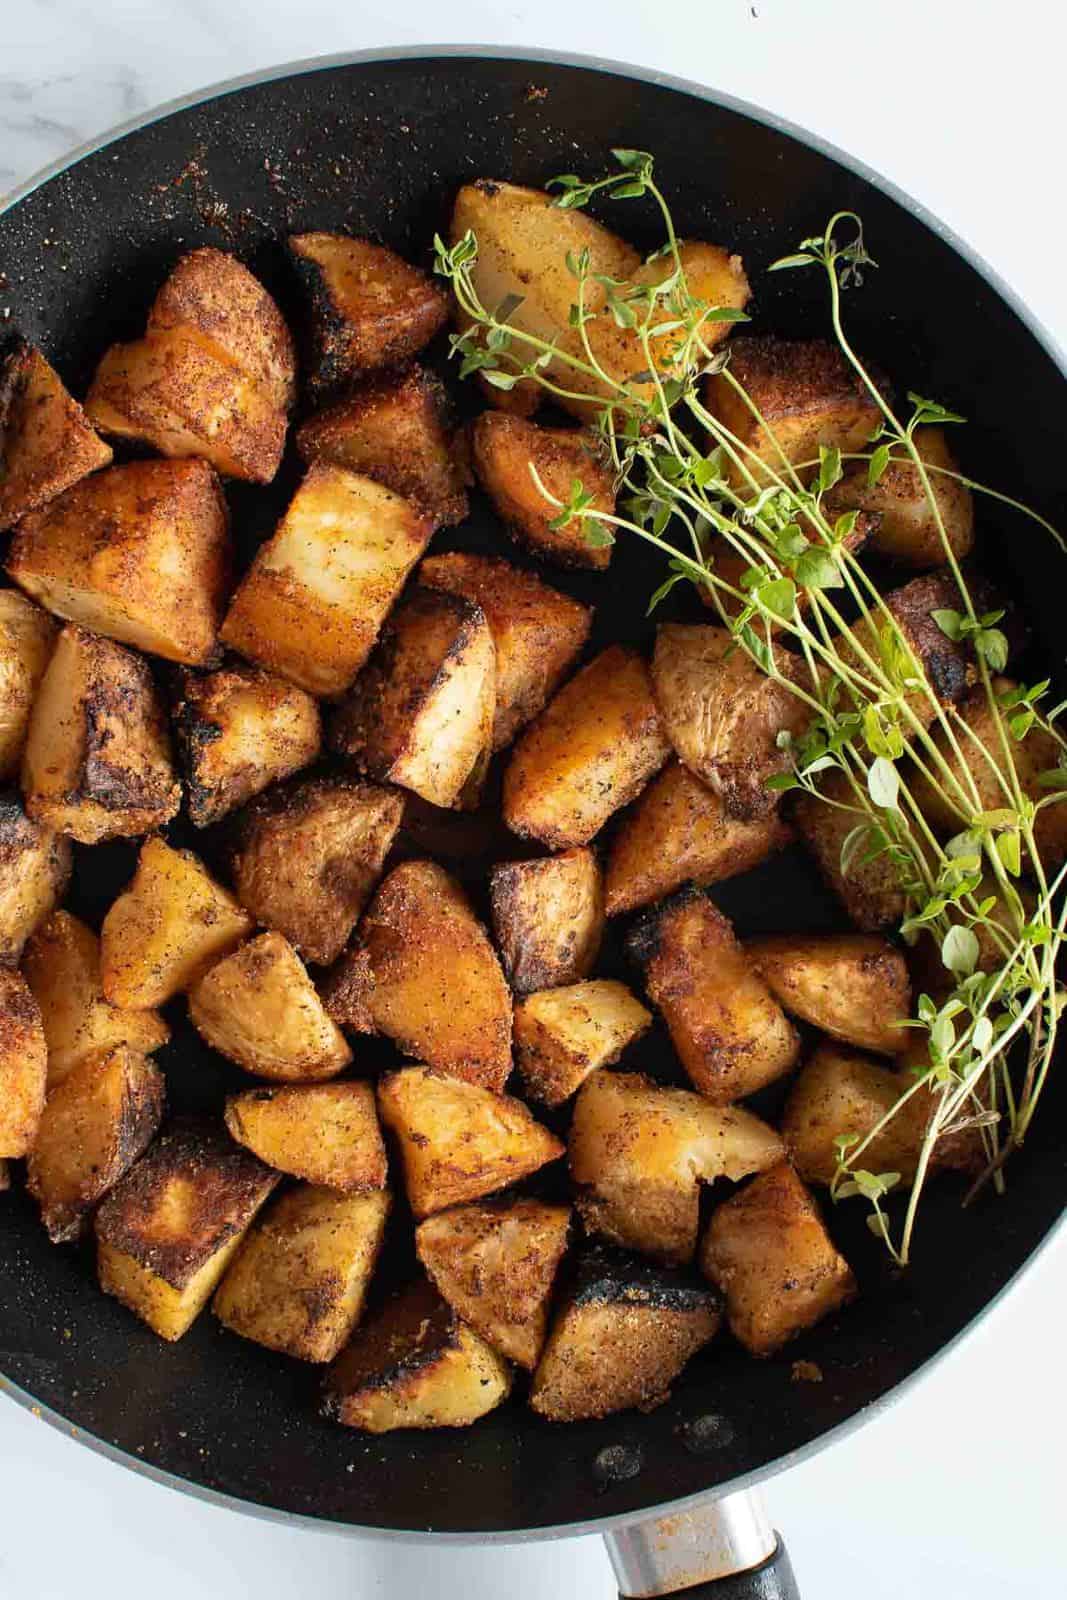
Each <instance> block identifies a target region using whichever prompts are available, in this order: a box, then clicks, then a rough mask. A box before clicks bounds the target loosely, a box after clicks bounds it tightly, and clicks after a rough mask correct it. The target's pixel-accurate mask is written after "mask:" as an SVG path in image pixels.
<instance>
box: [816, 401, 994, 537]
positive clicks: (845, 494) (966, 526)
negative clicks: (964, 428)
mask: <svg viewBox="0 0 1067 1600" xmlns="http://www.w3.org/2000/svg"><path fill="white" fill-rule="evenodd" d="M913 439H914V443H915V448H916V449H917V450H918V452H919V455H920V456H921V457H922V459H923V461H924V462H925V463H926V464H927V465H928V466H929V467H930V468H931V471H930V473H929V478H930V488H931V489H932V491H933V496H934V501H935V504H936V506H937V509H938V512H939V513H940V516H941V521H942V523H943V524H944V529H945V537H946V539H947V540H948V544H949V549H950V550H951V551H952V553H953V555H954V556H955V557H956V559H957V561H963V560H964V559H965V558H966V557H967V556H968V555H969V554H970V552H971V546H972V545H973V544H974V497H973V495H972V494H971V491H970V489H969V488H968V487H967V485H966V484H964V483H957V482H956V480H955V479H954V478H950V477H946V476H945V475H944V473H943V472H938V471H937V470H936V469H937V468H938V467H940V468H943V469H945V471H947V472H956V471H958V470H959V469H958V467H957V465H956V460H955V457H954V456H953V454H952V452H951V450H950V449H949V447H948V441H947V439H946V438H945V431H944V429H943V428H916V430H915V433H914V435H913ZM833 505H834V510H835V512H836V511H837V510H838V508H839V507H840V508H842V509H846V510H860V511H867V512H874V513H875V514H876V515H877V519H878V520H877V523H876V525H875V529H874V533H873V536H872V538H871V549H872V550H877V551H878V553H879V555H883V556H888V557H889V559H890V560H891V561H899V562H900V563H901V565H902V566H906V567H919V568H923V567H940V566H942V565H943V564H944V561H945V546H944V544H943V543H942V539H941V533H940V530H939V528H938V525H937V517H936V516H935V514H934V511H933V508H932V507H931V505H930V501H929V499H928V498H927V494H926V491H925V489H924V488H923V485H922V479H921V478H920V476H919V469H918V467H916V466H915V465H914V464H913V462H912V461H911V458H910V457H902V458H901V459H900V460H899V461H892V462H891V463H890V465H889V466H888V467H887V468H886V470H885V471H884V472H883V473H882V476H881V477H880V478H879V479H878V482H877V483H876V484H874V485H871V484H869V483H868V482H867V463H866V462H862V463H861V464H860V465H859V466H857V467H855V468H854V469H853V470H852V471H850V472H847V473H846V474H845V476H844V478H843V479H842V481H841V482H840V483H839V484H836V485H835V486H834V489H833Z"/></svg>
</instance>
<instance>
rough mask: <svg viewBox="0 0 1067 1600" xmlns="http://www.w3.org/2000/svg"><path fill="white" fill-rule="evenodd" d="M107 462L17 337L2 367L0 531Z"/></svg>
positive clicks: (51, 374)
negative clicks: (15, 343) (16, 341)
mask: <svg viewBox="0 0 1067 1600" xmlns="http://www.w3.org/2000/svg"><path fill="white" fill-rule="evenodd" d="M110 460H111V447H110V446H109V445H106V444H105V443H104V441H103V439H100V438H98V437H97V435H96V433H95V432H94V430H93V428H92V426H91V425H90V423H89V419H88V418H87V417H86V415H85V412H84V411H83V410H82V408H81V406H80V405H79V404H78V402H77V401H76V400H75V399H73V398H72V396H71V395H69V394H68V393H67V391H66V389H65V388H64V385H63V380H62V379H61V378H60V376H59V374H58V373H57V372H56V371H55V370H54V369H53V368H52V367H51V366H49V364H48V362H47V361H46V360H45V358H44V356H43V355H42V354H41V352H40V351H39V350H38V349H36V348H35V346H33V345H31V344H27V343H26V342H25V341H20V342H19V343H18V344H17V345H16V346H15V348H14V349H13V350H12V351H11V352H10V353H9V355H8V357H7V359H6V361H4V362H3V364H2V366H0V529H4V528H10V527H12V526H13V525H14V524H15V523H16V522H17V521H18V519H19V518H20V517H24V516H25V515H26V513H27V512H28V511H36V510H37V509H38V507H39V506H43V505H45V504H46V503H47V502H48V501H49V500H51V499H52V497H53V496H54V495H57V494H62V493H63V490H64V489H69V488H70V486H71V484H72V483H77V481H78V479H79V478H84V477H85V476H86V475H87V474H88V473H90V472H95V471H96V470H97V468H98V467H106V466H107V464H108V462H109V461H110Z"/></svg>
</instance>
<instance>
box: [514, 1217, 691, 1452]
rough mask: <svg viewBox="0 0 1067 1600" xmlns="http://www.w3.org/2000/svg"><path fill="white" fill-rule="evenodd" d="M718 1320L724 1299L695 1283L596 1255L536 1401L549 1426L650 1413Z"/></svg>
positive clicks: (568, 1307)
mask: <svg viewBox="0 0 1067 1600" xmlns="http://www.w3.org/2000/svg"><path fill="white" fill-rule="evenodd" d="M719 1321H720V1311H719V1298H718V1296H717V1295H716V1294H714V1293H713V1292H709V1290H708V1289H707V1288H705V1287H702V1286H700V1285H698V1284H695V1283H693V1281H692V1280H691V1279H689V1278H685V1277H683V1276H682V1275H681V1274H680V1273H677V1272H670V1271H668V1270H666V1269H664V1268H663V1267H652V1266H650V1265H649V1264H648V1263H647V1262H639V1261H635V1260H634V1259H633V1258H632V1257H627V1256H624V1255H620V1254H618V1253H617V1252H615V1251H608V1250H605V1249H603V1248H602V1247H601V1248H597V1249H594V1250H591V1251H589V1253H588V1255H587V1256H586V1257H585V1259H584V1261H583V1262H582V1264H581V1266H580V1268H579V1271H578V1275H577V1279H576V1281H575V1283H574V1285H573V1287H572V1288H571V1290H570V1291H569V1293H568V1294H567V1296H566V1298H565V1300H564V1302H563V1305H562V1307H561V1308H560V1310H559V1311H558V1312H557V1313H556V1316H555V1319H554V1321H553V1323H552V1327H551V1330H550V1332H549V1335H548V1342H547V1344H546V1345H545V1348H544V1353H543V1354H542V1356H541V1360H540V1362H539V1363H538V1367H537V1371H536V1372H535V1373H534V1378H533V1386H532V1387H531V1389H530V1404H531V1406H532V1407H533V1409H534V1410H535V1411H538V1412H540V1414H541V1416H543V1417H547V1418H548V1420H549V1421H550V1422H578V1421H581V1420H583V1419H585V1418H590V1417H607V1416H610V1415H611V1413H612V1412H614V1411H629V1410H630V1409H631V1407H634V1406H638V1407H640V1409H641V1410H642V1411H648V1410H651V1408H652V1407H653V1406H657V1405H662V1403H663V1402H664V1401H665V1400H666V1399H667V1398H668V1396H669V1394H670V1387H671V1384H672V1383H673V1382H674V1380H675V1378H677V1377H678V1375H679V1373H680V1372H681V1370H682V1368H683V1367H684V1366H685V1364H686V1362H687V1361H688V1360H689V1359H690V1357H691V1356H694V1355H695V1354H696V1352H697V1351H698V1350H700V1349H702V1348H703V1346H704V1345H706V1344H707V1343H708V1341H709V1340H710V1339H712V1338H713V1337H714V1335H715V1333H716V1332H717V1331H718V1327H719Z"/></svg>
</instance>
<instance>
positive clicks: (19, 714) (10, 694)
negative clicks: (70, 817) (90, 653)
mask: <svg viewBox="0 0 1067 1600" xmlns="http://www.w3.org/2000/svg"><path fill="white" fill-rule="evenodd" d="M56 632H57V628H56V624H55V623H54V622H53V621H52V618H51V617H50V616H49V615H48V613H47V611H42V610H41V609H40V607H39V606H35V605H34V603H33V601H32V600H27V598H26V596H25V595H24V594H19V592H18V590H17V589H0V781H3V782H7V781H9V780H10V779H12V778H14V777H15V776H16V775H17V773H18V770H19V764H20V762H21V760H22V752H23V749H24V747H25V744H26V734H27V733H28V731H29V726H30V711H31V710H32V708H33V702H34V699H35V698H36V695H37V690H38V688H39V686H40V682H41V679H42V678H43V677H44V674H45V668H46V667H47V666H48V663H49V661H50V660H51V656H52V649H53V647H54V645H55V642H56Z"/></svg>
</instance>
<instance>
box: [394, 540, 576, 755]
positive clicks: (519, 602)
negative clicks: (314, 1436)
mask: <svg viewBox="0 0 1067 1600" xmlns="http://www.w3.org/2000/svg"><path fill="white" fill-rule="evenodd" d="M419 582H420V583H423V584H425V585H426V587H427V588H428V589H447V590H449V592H450V593H452V594H458V595H462V596H464V597H465V598H467V599H468V600H473V601H475V603H476V604H477V605H480V606H481V608H482V610H483V611H484V612H485V618H486V621H487V622H488V624H489V631H490V633H491V634H492V635H493V645H494V647H495V650H496V711H495V713H494V716H493V749H494V750H503V749H504V747H505V746H506V745H509V744H510V743H511V741H512V739H514V737H515V735H516V734H517V733H518V731H519V729H520V728H524V727H525V726H526V724H527V723H528V722H529V721H530V720H531V719H532V718H533V717H536V715H537V713H538V712H539V711H542V710H543V709H544V707H545V705H546V704H547V702H548V700H549V698H550V697H551V696H552V695H553V694H554V693H555V691H556V690H557V689H558V688H559V686H560V684H561V683H562V682H563V679H564V677H565V676H566V674H567V671H568V669H569V668H570V667H571V666H572V665H573V664H574V661H575V659H576V658H577V656H578V654H579V652H580V651H581V649H582V646H583V645H584V644H585V641H586V639H587V638H588V636H589V628H590V625H591V623H592V620H593V613H592V609H591V608H590V607H589V606H584V605H582V604H581V602H580V601H578V600H572V599H571V597H570V595H566V594H561V593H560V592H559V590H558V589H551V588H549V586H548V584H547V583H542V582H541V580H540V578H537V577H535V576H534V574H533V573H532V572H522V571H521V570H520V569H519V568H518V567H513V566H512V565H511V563H510V562H509V561H501V560H499V559H498V558H497V557H496V556H479V555H468V554H466V553H464V552H461V551H452V552H450V553H449V554H448V555H443V556H427V557H426V559H425V561H424V562H423V563H422V566H421V567H420V568H419Z"/></svg>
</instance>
